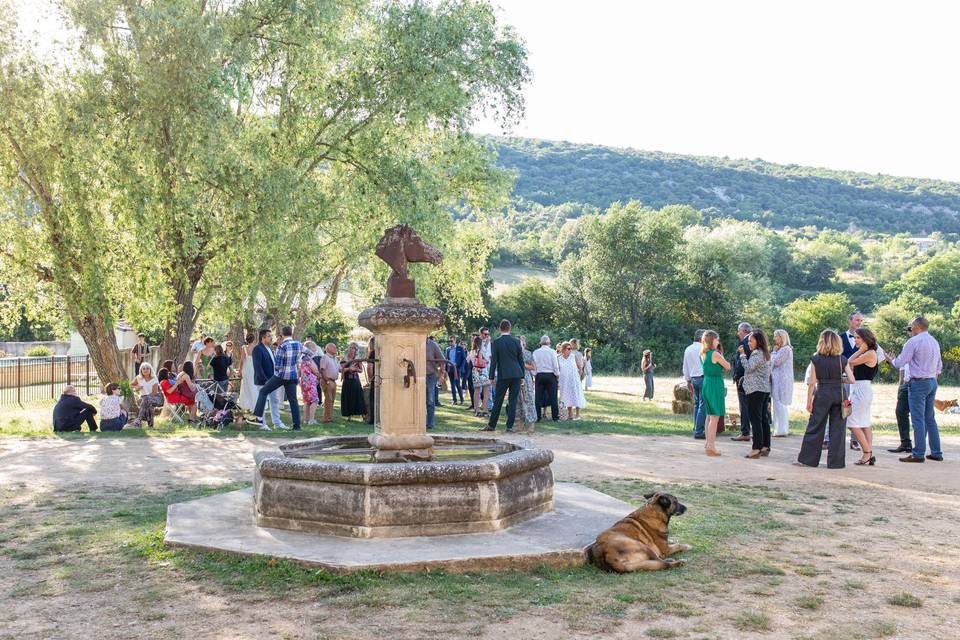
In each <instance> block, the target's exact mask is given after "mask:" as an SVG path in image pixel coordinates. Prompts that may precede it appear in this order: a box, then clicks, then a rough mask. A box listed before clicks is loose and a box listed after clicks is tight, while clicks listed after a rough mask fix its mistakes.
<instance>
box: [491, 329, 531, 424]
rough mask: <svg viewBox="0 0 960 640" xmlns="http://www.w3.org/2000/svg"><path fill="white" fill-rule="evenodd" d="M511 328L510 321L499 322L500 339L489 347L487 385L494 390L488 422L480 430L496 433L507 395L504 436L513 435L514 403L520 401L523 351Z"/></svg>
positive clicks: (515, 408)
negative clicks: (508, 394)
mask: <svg viewBox="0 0 960 640" xmlns="http://www.w3.org/2000/svg"><path fill="white" fill-rule="evenodd" d="M511 328H512V325H511V324H510V321H509V320H502V321H501V322H500V337H499V338H497V339H496V340H494V341H493V344H492V345H490V382H491V384H494V385H495V386H494V388H495V389H496V391H495V392H494V397H493V410H492V411H491V412H490V422H489V423H488V424H487V426H486V427H484V428H483V429H481V431H496V430H497V420H498V419H499V418H500V409H501V408H502V407H503V398H504V396H506V395H507V391H509V392H510V398H509V399H508V401H507V433H512V432H513V423H514V421H515V420H516V417H517V400H518V399H519V398H520V382H521V381H522V380H523V373H524V369H523V349H522V348H521V347H520V341H519V340H517V339H516V338H514V337H513V336H512V335H510V329H511Z"/></svg>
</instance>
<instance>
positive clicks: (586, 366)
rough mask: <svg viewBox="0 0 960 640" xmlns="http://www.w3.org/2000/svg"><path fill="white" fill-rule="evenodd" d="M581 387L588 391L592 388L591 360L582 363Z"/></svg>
mask: <svg viewBox="0 0 960 640" xmlns="http://www.w3.org/2000/svg"><path fill="white" fill-rule="evenodd" d="M583 374H584V375H583V388H584V389H586V390H587V391H589V390H590V389H591V388H593V360H587V361H586V362H584V363H583Z"/></svg>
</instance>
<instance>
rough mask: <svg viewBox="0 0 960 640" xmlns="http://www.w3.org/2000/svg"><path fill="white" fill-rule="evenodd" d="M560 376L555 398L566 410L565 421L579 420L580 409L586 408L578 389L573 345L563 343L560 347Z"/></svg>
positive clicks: (578, 381)
mask: <svg viewBox="0 0 960 640" xmlns="http://www.w3.org/2000/svg"><path fill="white" fill-rule="evenodd" d="M558 361H559V364H560V376H559V379H558V380H557V396H558V398H559V401H560V402H561V403H563V405H564V406H565V407H566V408H567V420H579V419H580V409H582V408H584V407H586V406H587V401H586V399H585V398H584V396H583V389H581V388H580V370H579V368H578V367H577V358H576V356H575V355H574V353H573V345H571V344H570V343H569V342H564V343H563V344H561V345H560V358H559V359H558Z"/></svg>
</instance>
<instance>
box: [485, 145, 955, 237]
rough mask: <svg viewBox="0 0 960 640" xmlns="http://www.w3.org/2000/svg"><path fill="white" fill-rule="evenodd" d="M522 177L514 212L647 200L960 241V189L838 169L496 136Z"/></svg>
mask: <svg viewBox="0 0 960 640" xmlns="http://www.w3.org/2000/svg"><path fill="white" fill-rule="evenodd" d="M486 140H487V141H489V143H490V144H493V145H495V146H496V147H497V148H498V150H499V164H500V166H502V167H505V168H509V169H513V170H515V171H516V172H517V177H516V185H515V187H514V192H513V194H514V199H515V205H514V206H515V207H516V208H517V209H520V210H522V209H524V207H525V205H526V204H529V203H539V204H542V205H545V206H550V205H559V204H563V203H567V202H572V203H584V204H588V205H593V206H596V207H599V208H600V209H606V207H607V206H608V205H609V204H610V203H612V202H617V201H621V202H627V201H629V200H633V199H636V200H639V201H641V202H642V203H643V204H644V205H646V206H649V207H653V208H659V207H663V206H665V205H669V204H689V205H690V206H692V207H694V208H696V209H700V210H703V211H704V212H705V214H706V216H707V217H708V218H709V217H718V216H729V217H733V218H737V219H741V220H755V221H757V222H759V223H761V224H763V225H765V226H768V227H773V228H782V227H788V226H789V227H801V226H806V225H815V226H817V227H820V228H832V229H848V228H850V226H851V224H852V225H853V226H854V227H856V228H860V229H864V230H868V231H877V232H884V233H901V232H908V233H911V234H918V235H926V234H929V233H932V232H935V231H939V232H941V233H960V183H956V182H946V181H942V180H922V179H915V178H900V177H894V176H887V175H881V174H877V175H871V174H866V173H856V172H852V171H834V170H830V169H820V168H814V167H801V166H798V165H779V164H774V163H771V162H764V161H762V160H735V159H730V158H713V157H700V156H684V155H677V154H670V153H660V152H656V151H638V150H635V149H619V148H614V147H604V146H598V145H586V144H573V143H569V142H554V141H550V140H537V139H527V138H503V137H488V138H486Z"/></svg>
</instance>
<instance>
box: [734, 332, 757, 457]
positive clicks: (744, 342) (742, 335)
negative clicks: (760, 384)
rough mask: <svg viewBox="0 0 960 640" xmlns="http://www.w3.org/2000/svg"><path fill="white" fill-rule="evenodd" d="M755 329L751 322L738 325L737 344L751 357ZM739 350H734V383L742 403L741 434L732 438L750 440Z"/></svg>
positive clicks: (741, 440)
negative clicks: (738, 355)
mask: <svg viewBox="0 0 960 640" xmlns="http://www.w3.org/2000/svg"><path fill="white" fill-rule="evenodd" d="M751 331H753V327H752V326H750V323H749V322H741V323H740V324H738V325H737V346H738V347H743V353H744V354H745V355H746V356H747V357H748V358H749V357H750V343H749V341H750V332H751ZM736 354H737V351H736V350H735V351H734V355H733V383H734V384H735V385H737V401H738V403H739V405H740V435H738V436H734V437H732V438H730V439H731V440H737V441H738V442H748V441H750V439H751V438H750V421H749V420H747V415H748V412H747V394H745V393H744V392H743V385H742V384H741V382H740V381H741V380H743V375H744V370H743V363H741V362H740V358H739V357H737V355H736Z"/></svg>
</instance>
